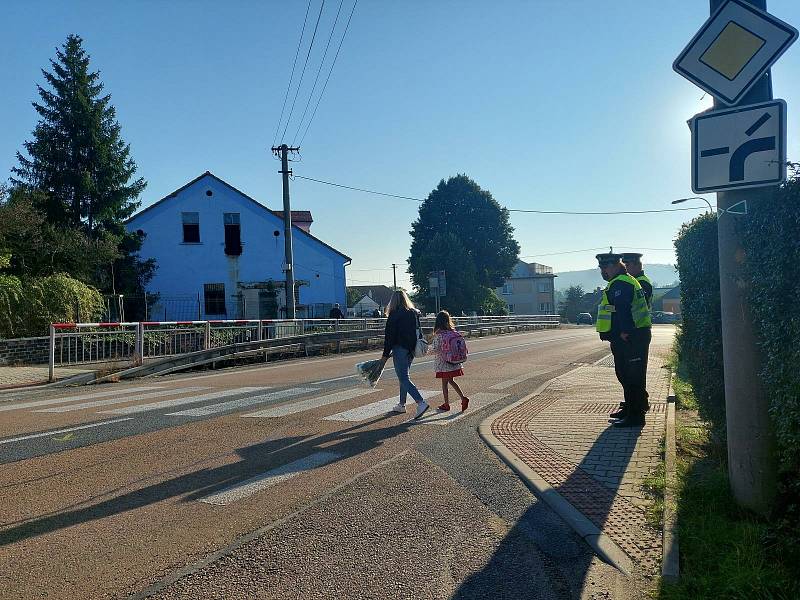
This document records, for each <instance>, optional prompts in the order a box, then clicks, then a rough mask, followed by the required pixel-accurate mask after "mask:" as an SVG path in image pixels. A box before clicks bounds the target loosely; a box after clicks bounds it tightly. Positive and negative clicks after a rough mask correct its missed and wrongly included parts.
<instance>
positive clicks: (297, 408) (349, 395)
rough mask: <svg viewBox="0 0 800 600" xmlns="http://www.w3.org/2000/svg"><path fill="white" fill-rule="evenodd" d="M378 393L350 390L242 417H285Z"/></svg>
mask: <svg viewBox="0 0 800 600" xmlns="http://www.w3.org/2000/svg"><path fill="white" fill-rule="evenodd" d="M380 391H381V390H377V389H374V388H363V387H362V388H353V389H350V390H343V391H340V392H334V393H332V394H326V395H325V396H317V397H316V398H309V399H308V400H301V401H300V402H293V403H292V404H284V405H283V406H276V407H274V408H265V409H264V410H259V411H256V412H252V413H248V414H246V415H242V416H243V417H257V418H264V417H285V416H287V415H293V414H295V413H299V412H303V411H306V410H314V409H315V408H321V407H323V406H327V405H328V404H334V403H335V402H342V401H344V400H352V399H353V398H358V397H359V396H366V395H367V394H373V393H375V392H380Z"/></svg>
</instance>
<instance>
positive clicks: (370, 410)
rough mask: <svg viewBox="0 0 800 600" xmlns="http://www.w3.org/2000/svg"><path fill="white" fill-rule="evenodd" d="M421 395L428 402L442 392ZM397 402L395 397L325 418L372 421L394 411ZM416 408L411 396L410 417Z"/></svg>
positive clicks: (423, 391)
mask: <svg viewBox="0 0 800 600" xmlns="http://www.w3.org/2000/svg"><path fill="white" fill-rule="evenodd" d="M419 393H420V394H422V397H423V398H425V399H426V400H427V399H428V398H432V397H434V396H436V395H438V394H441V392H435V391H433V390H420V391H419ZM397 401H398V397H397V395H394V396H392V397H391V398H385V399H383V400H378V401H377V402H372V403H371V404H365V405H364V406H358V407H356V408H352V409H350V410H346V411H344V412H340V413H336V414H335V415H330V416H327V417H323V418H324V419H325V420H327V421H353V422H357V421H365V420H367V419H371V418H372V417H377V416H380V415H385V414H386V413H388V412H389V411H390V410H392V407H393V406H394V405H395V404H397ZM416 406H417V405H416V402H414V400H412V399H411V396H409V397H408V400H407V401H406V407H407V408H406V410H407V411H408V413H409V415H412V414H413V413H412V412H411V411H414V410H416Z"/></svg>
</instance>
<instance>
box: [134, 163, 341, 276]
mask: <svg viewBox="0 0 800 600" xmlns="http://www.w3.org/2000/svg"><path fill="white" fill-rule="evenodd" d="M203 177H212V178H213V179H215V180H216V181H218V182H219V183H221V184H222V185H224V186H225V187H227V188H230V189H231V190H233V191H234V192H236V193H237V194H240V195H241V196H242V197H244V198H246V199H247V200H249V201H250V202H252V203H253V204H255V205H256V206H257V207H259V208H261V209H262V210H265V211H267V212H268V213H270V214H272V215H275V216H276V217H278V218H280V219H283V213H280V214H279V213H278V212H276V211H274V210H271V209H269V208H267V207H266V206H264V205H263V204H261V203H260V202H259V201H258V200H256V199H255V198H252V197H251V196H248V195H247V194H245V193H244V192H243V191H242V190H240V189H237V188H235V187H233V186H232V185H231V184H230V183H228V182H227V181H225V180H223V179H220V178H219V177H217V176H216V175H214V174H213V173H212V172H211V171H206V172H205V173H203V174H202V175H200V176H198V177H195V178H194V179H192V180H191V181H190V182H189V183H187V184H186V185H182V186H181V187H179V188H178V189H177V190H175V191H174V192H172V193H170V194H167V195H166V196H164V197H163V198H161V200H158V201H157V202H154V203H153V204H151V205H150V206H148V207H147V208H145V209H143V210H140V211H139V212H138V213H136V214H135V215H133V216H132V217H130V218H129V219H128V220H127V221H125V223H126V224H127V223H130V222H131V221H133V220H135V219H137V218H138V217H140V216H141V215H143V214H144V213H146V212H147V211H149V210H152V209H153V208H155V207H156V206H158V205H159V204H161V203H162V202H166V201H167V200H171V199H172V198H175V197H177V195H178V194H180V193H181V192H182V191H183V190H185V189H187V188H189V187H191V186H193V185H194V184H195V183H197V182H198V181H200V180H201V179H203ZM295 213H298V214H304V213H307V214H308V217H309V220H308V221H307V222H309V223H310V222H311V212H310V211H307V210H300V211H294V210H293V211H292V218H293V219H294V215H295ZM292 228H293V229H292V233H293V234H297V233H298V232H299V233H300V234H301V235H305V236H308V237H310V238H311V239H312V240H314V241H315V242H319V243H320V244H322V245H323V246H325V247H326V248H328V249H329V250H333V251H334V252H336V254H338V255H339V256H341V257H343V258H345V259H347V260H348V261H351V260H353V259H351V258H350V257H349V256H347V255H346V254H343V253H341V252H339V251H338V250H337V249H336V248H334V247H333V246H329V245H328V244H326V243H325V242H323V241H322V240H321V239H319V238H317V237H314V236H313V235H311V234H310V233H308V232H307V231H304V230H303V229H301V228H300V227H298V226H297V225H294V224H292Z"/></svg>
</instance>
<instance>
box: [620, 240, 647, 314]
mask: <svg viewBox="0 0 800 600" xmlns="http://www.w3.org/2000/svg"><path fill="white" fill-rule="evenodd" d="M622 263H623V264H624V265H625V268H626V269H627V270H628V275H630V276H631V277H633V278H634V279H635V280H636V281H638V282H639V285H641V286H642V291H643V292H644V298H645V300H647V307H648V308H650V309H652V308H653V282H652V281H650V278H649V277H648V276H647V275H645V274H644V268H643V267H642V254H641V252H623V253H622Z"/></svg>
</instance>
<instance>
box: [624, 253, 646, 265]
mask: <svg viewBox="0 0 800 600" xmlns="http://www.w3.org/2000/svg"><path fill="white" fill-rule="evenodd" d="M622 262H624V263H627V262H642V253H641V252H623V253H622Z"/></svg>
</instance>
